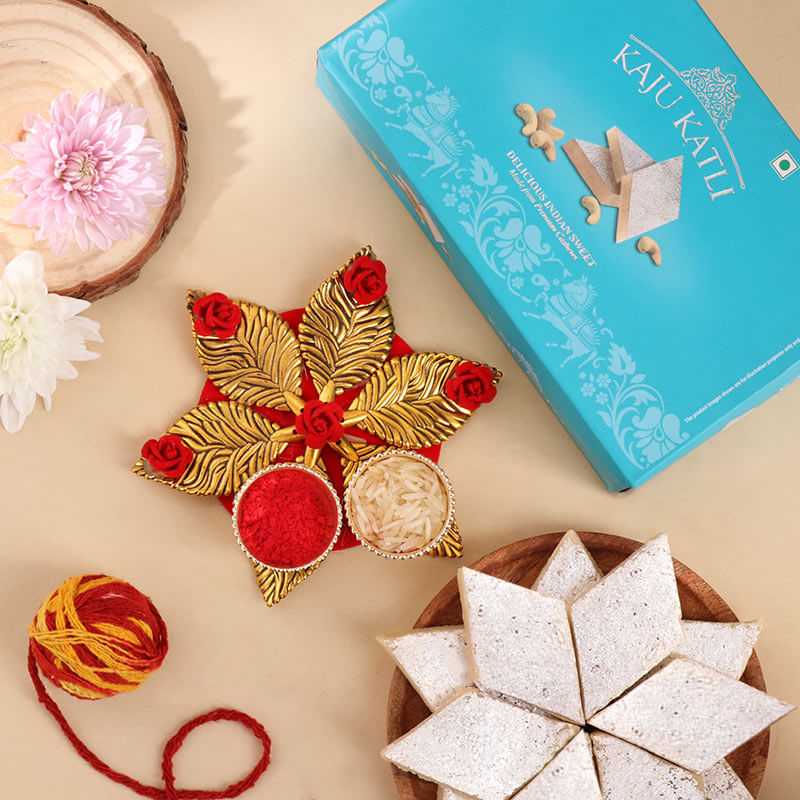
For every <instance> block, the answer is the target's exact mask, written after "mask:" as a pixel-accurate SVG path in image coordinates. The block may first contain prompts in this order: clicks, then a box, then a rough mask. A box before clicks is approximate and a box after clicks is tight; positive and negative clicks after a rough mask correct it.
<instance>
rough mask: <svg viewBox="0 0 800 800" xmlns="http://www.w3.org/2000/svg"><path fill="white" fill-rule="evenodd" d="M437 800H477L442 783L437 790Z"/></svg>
mask: <svg viewBox="0 0 800 800" xmlns="http://www.w3.org/2000/svg"><path fill="white" fill-rule="evenodd" d="M436 800H475V798H474V797H470V796H469V795H468V794H464V793H463V792H457V791H456V790H455V789H451V788H450V787H449V786H443V785H442V784H441V783H440V784H438V787H437V789H436Z"/></svg>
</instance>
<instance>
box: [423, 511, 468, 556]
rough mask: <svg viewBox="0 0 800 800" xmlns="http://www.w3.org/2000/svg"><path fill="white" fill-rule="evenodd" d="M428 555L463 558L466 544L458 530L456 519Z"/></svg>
mask: <svg viewBox="0 0 800 800" xmlns="http://www.w3.org/2000/svg"><path fill="white" fill-rule="evenodd" d="M426 555H429V556H437V557H439V558H461V556H462V555H464V544H463V542H462V541H461V534H460V533H459V532H458V525H457V524H456V522H455V520H454V521H453V523H452V525H450V527H449V528H448V530H447V533H445V535H444V536H443V537H442V539H441V541H440V542H439V544H437V545H436V547H434V548H433V549H431V550H429V551H428V552H427V553H426Z"/></svg>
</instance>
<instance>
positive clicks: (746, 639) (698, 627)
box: [673, 619, 761, 679]
mask: <svg viewBox="0 0 800 800" xmlns="http://www.w3.org/2000/svg"><path fill="white" fill-rule="evenodd" d="M681 627H682V628H683V637H684V638H683V642H682V643H681V644H680V645H679V646H678V647H677V648H676V649H675V650H674V651H673V655H676V656H684V657H685V658H690V659H691V660H692V661H697V662H699V663H700V664H705V665H706V666H707V667H711V669H715V670H717V671H718V672H722V673H723V674H725V675H727V676H728V677H730V678H736V679H738V678H741V677H742V673H743V672H744V670H745V667H746V666H747V662H748V661H749V660H750V656H751V655H752V654H753V647H754V646H755V643H756V639H758V635H759V633H761V623H760V622H698V621H695V620H686V619H685V620H683V621H682V622H681Z"/></svg>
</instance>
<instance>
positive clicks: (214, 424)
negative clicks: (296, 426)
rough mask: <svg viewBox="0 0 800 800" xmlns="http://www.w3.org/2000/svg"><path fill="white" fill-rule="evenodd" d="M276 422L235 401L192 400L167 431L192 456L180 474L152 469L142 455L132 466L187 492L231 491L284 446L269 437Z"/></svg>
mask: <svg viewBox="0 0 800 800" xmlns="http://www.w3.org/2000/svg"><path fill="white" fill-rule="evenodd" d="M277 427H278V426H277V425H275V424H274V423H272V422H270V421H269V420H268V419H267V418H266V417H264V416H263V415H261V414H259V413H257V412H255V411H251V410H250V409H249V408H247V406H244V405H241V404H240V403H225V402H223V403H208V404H207V405H204V406H197V407H196V408H193V409H192V410H191V411H188V412H187V413H186V414H184V415H183V416H182V417H181V418H180V419H179V420H177V421H176V422H175V423H174V424H172V425H171V426H170V427H169V428H168V429H167V433H174V434H177V435H178V436H180V437H181V440H182V441H183V443H184V444H185V445H186V446H187V447H189V448H191V449H192V451H193V452H194V458H193V459H192V462H191V464H189V467H188V468H187V470H186V472H185V473H184V474H183V475H181V477H180V478H177V479H175V480H170V479H168V478H165V477H162V476H161V475H157V474H154V473H153V472H152V470H150V469H149V467H148V466H147V465H146V464H145V462H144V461H143V460H142V459H139V461H137V462H136V464H135V465H134V467H133V471H134V472H135V473H136V474H137V475H142V476H143V477H145V478H150V479H152V480H156V481H158V482H159V483H165V484H167V485H168V486H173V487H175V488H176V489H180V490H181V491H182V492H188V493H189V494H213V495H223V494H234V493H235V492H237V491H238V489H239V487H240V486H241V485H242V484H243V483H244V482H245V481H246V480H247V479H248V478H249V477H250V476H251V475H253V474H255V473H256V472H258V471H259V470H260V469H263V468H264V467H267V466H269V465H270V464H271V463H272V462H273V461H274V460H275V459H276V458H277V457H278V456H279V455H280V453H281V452H282V451H283V449H284V448H285V447H286V443H285V442H270V441H268V440H269V436H270V434H271V433H272V431H273V430H276V429H277Z"/></svg>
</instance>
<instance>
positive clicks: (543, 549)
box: [386, 532, 769, 800]
mask: <svg viewBox="0 0 800 800" xmlns="http://www.w3.org/2000/svg"><path fill="white" fill-rule="evenodd" d="M563 535H564V533H563V532H561V533H548V534H545V535H543V536H534V537H533V538H531V539H523V540H522V541H519V542H514V543H513V544H510V545H507V546H506V547H501V548H500V549H499V550H495V551H494V552H493V553H489V555H487V556H484V557H483V558H481V559H479V560H478V561H476V562H475V563H474V564H471V565H470V566H471V568H472V569H476V570H480V571H481V572H485V573H487V574H489V575H494V576H495V577H497V578H502V579H503V580H506V581H512V582H513V583H517V584H519V585H520V586H531V585H532V584H533V582H534V581H535V580H536V577H537V576H538V575H539V572H540V571H541V569H542V567H543V566H544V565H545V562H546V561H547V559H548V557H549V556H550V554H551V553H552V552H553V550H554V549H555V546H556V545H557V544H558V542H559V540H560V539H561V537H562V536H563ZM579 535H580V537H581V540H582V541H583V543H584V544H585V545H586V547H587V548H588V549H589V552H590V553H591V554H592V556H593V557H594V559H595V561H596V562H597V566H598V567H600V569H601V570H602V571H603V572H604V573H606V572H608V571H609V570H611V569H613V568H614V567H616V566H617V564H619V563H620V562H621V561H624V560H625V559H626V558H627V557H628V556H629V555H630V554H631V553H633V551H634V550H637V549H638V548H639V547H641V545H642V543H641V542H637V541H634V540H633V539H625V538H622V537H621V536H611V535H609V534H605V533H584V532H579ZM675 577H676V578H677V581H678V593H679V595H680V599H681V609H682V611H683V617H684V619H696V620H704V621H708V622H738V621H739V620H738V619H737V617H736V615H735V614H734V613H733V611H731V609H730V607H729V606H728V605H727V603H726V602H725V601H724V600H723V599H722V598H721V597H720V596H719V595H718V594H717V593H716V592H715V591H714V590H713V589H712V588H711V587H710V586H709V585H708V584H707V583H706V582H705V581H704V580H703V579H702V578H701V577H700V576H699V575H697V574H696V573H694V572H692V570H690V569H689V568H688V567H687V566H685V565H684V564H681V562H680V561H677V560H676V561H675ZM461 624H463V619H462V617H461V602H460V600H459V596H458V583H457V581H456V579H455V578H453V580H451V581H450V583H448V584H447V585H446V586H445V587H444V588H443V589H442V590H441V591H440V592H439V593H438V594H437V595H436V596H435V597H434V598H433V600H431V602H430V603H428V606H427V607H426V608H425V610H424V611H423V612H422V614H421V615H420V617H419V619H418V620H417V621H416V623H415V624H414V627H415V628H429V627H434V626H438V625H461ZM742 680H743V681H744V682H745V683H748V684H750V685H751V686H755V688H756V689H761V690H762V691H766V686H765V684H764V674H763V673H762V671H761V664H760V663H759V661H758V657H757V656H756V654H755V653H753V655H752V656H751V657H750V661H749V662H748V664H747V668H746V669H745V672H744V675H742ZM429 715H430V711H429V710H428V708H427V707H426V706H425V704H424V703H423V702H422V700H421V699H420V697H419V695H418V694H417V693H416V691H415V690H414V689H413V688H412V686H411V684H410V683H409V682H408V681H407V680H406V678H405V676H404V675H403V674H402V673H401V672H400V670H399V669H396V670H395V671H394V675H393V677H392V684H391V687H390V689H389V701H388V707H387V720H386V722H387V725H386V733H387V740H388V741H389V742H393V741H394V740H395V739H397V738H398V737H400V736H402V735H403V734H404V733H407V732H408V731H410V730H411V728H413V727H414V726H415V725H418V724H419V723H420V722H422V720H423V719H425V718H426V717H427V716H429ZM768 753H769V730H766V731H764V732H762V733H760V734H759V735H758V736H756V737H754V738H753V739H751V740H750V741H749V742H746V743H745V744H743V745H742V746H741V747H740V748H738V750H735V751H734V752H733V753H731V754H730V755H729V756H728V757H727V759H726V760H727V761H728V762H729V763H730V765H731V766H732V767H733V768H734V769H735V770H736V772H737V774H738V775H739V777H740V778H741V779H742V781H744V784H745V785H746V786H747V788H748V789H749V790H750V793H751V794H752V795H753V797H756V796H757V795H758V790H759V788H760V787H761V781H762V780H763V778H764V770H765V769H766V766H767V755H768ZM392 773H393V776H394V782H395V784H396V786H397V791H398V793H399V794H400V797H401V798H402V800H436V784H434V783H430V782H428V781H423V780H422V779H421V778H418V777H416V775H411V774H410V773H407V772H402V771H401V770H399V769H397V768H396V767H394V766H392Z"/></svg>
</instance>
